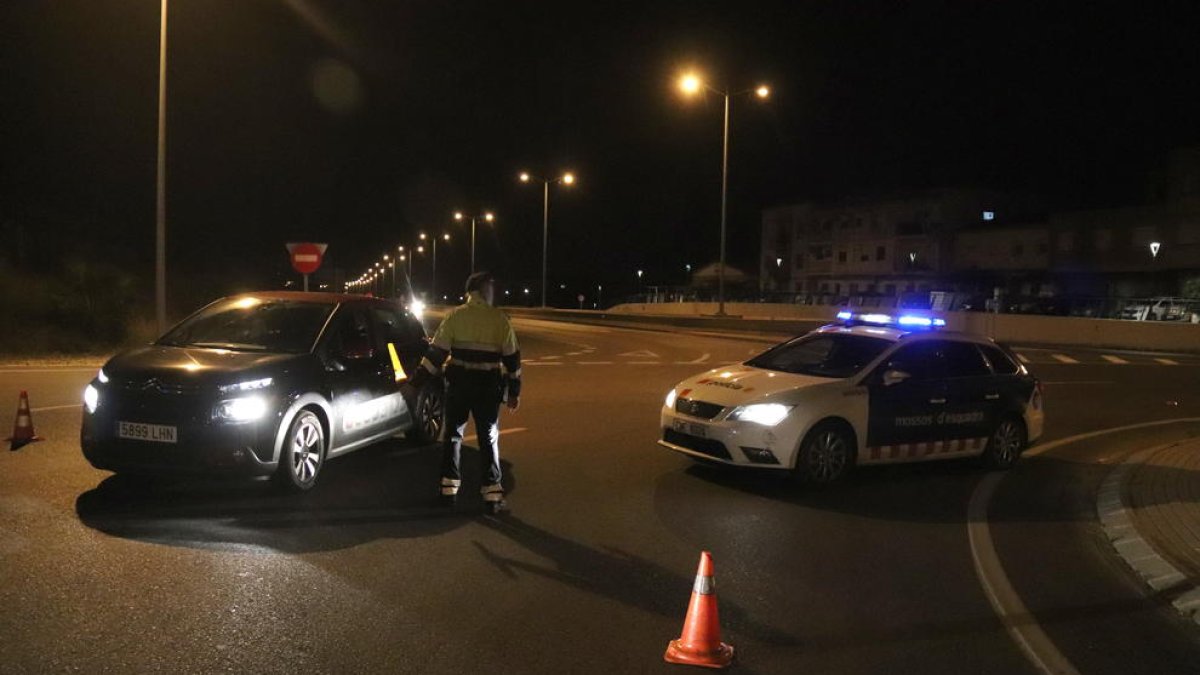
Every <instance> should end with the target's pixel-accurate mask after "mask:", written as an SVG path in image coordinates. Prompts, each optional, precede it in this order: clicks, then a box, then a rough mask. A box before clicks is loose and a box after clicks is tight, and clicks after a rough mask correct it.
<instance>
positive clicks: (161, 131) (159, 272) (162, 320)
mask: <svg viewBox="0 0 1200 675" xmlns="http://www.w3.org/2000/svg"><path fill="white" fill-rule="evenodd" d="M160 14H161V16H160V17H159V29H158V159H157V163H156V165H155V171H154V173H155V180H154V308H155V312H154V313H155V317H156V319H157V322H158V332H159V333H165V332H166V331H167V0H162V8H161V10H160Z"/></svg>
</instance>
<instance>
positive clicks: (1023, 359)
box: [1017, 352, 1030, 364]
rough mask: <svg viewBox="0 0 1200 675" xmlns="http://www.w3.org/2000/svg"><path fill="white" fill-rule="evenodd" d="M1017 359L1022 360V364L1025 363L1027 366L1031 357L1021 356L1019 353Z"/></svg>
mask: <svg viewBox="0 0 1200 675" xmlns="http://www.w3.org/2000/svg"><path fill="white" fill-rule="evenodd" d="M1017 359H1018V360H1020V362H1021V363H1025V364H1028V363H1030V361H1029V357H1028V356H1025V355H1024V354H1021V353H1020V352H1018V353H1017Z"/></svg>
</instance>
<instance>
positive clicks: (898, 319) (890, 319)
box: [837, 309, 946, 329]
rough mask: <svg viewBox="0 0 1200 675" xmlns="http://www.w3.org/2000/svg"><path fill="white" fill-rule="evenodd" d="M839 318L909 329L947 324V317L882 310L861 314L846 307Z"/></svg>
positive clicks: (937, 326) (838, 314)
mask: <svg viewBox="0 0 1200 675" xmlns="http://www.w3.org/2000/svg"><path fill="white" fill-rule="evenodd" d="M837 318H838V320H839V321H846V322H858V323H869V324H875V325H878V326H901V327H904V328H909V329H920V328H945V326H946V320H945V319H942V318H934V317H928V316H921V315H919V314H901V315H899V316H894V315H891V314H884V313H882V312H873V313H868V314H861V313H858V312H854V311H852V310H848V309H844V310H842V311H840V312H838V313H837Z"/></svg>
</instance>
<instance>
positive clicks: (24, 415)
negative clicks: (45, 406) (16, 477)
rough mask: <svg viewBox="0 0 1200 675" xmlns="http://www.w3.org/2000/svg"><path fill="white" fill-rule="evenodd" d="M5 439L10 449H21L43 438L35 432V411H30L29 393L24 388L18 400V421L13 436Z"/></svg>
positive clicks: (14, 426) (14, 425)
mask: <svg viewBox="0 0 1200 675" xmlns="http://www.w3.org/2000/svg"><path fill="white" fill-rule="evenodd" d="M5 440H6V441H8V443H9V445H8V449H9V450H10V451H16V450H20V449H21V448H23V447H25V446H26V445H29V444H30V443H32V442H34V441H40V440H42V438H41V437H40V436H38V435H37V434H35V433H34V432H33V413H31V412H29V394H28V393H26V392H25V391H24V390H22V391H21V398H20V400H18V401H17V421H16V422H15V423H14V424H13V432H12V436H11V437H9V438H6V439H5Z"/></svg>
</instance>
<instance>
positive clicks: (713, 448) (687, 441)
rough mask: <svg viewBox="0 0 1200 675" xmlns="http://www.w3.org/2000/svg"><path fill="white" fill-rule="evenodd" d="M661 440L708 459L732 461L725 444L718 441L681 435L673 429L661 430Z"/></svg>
mask: <svg viewBox="0 0 1200 675" xmlns="http://www.w3.org/2000/svg"><path fill="white" fill-rule="evenodd" d="M663 440H664V441H666V442H668V443H670V444H672V445H678V446H679V447H681V448H687V449H688V450H695V451H696V452H699V453H702V454H705V455H708V456H710V457H717V458H719V459H726V460H731V459H732V457H730V455H729V449H728V448H726V447H725V444H724V443H722V442H720V441H714V440H712V439H711V438H700V437H699V436H693V435H691V434H685V433H681V432H679V431H675V430H674V429H663Z"/></svg>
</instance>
